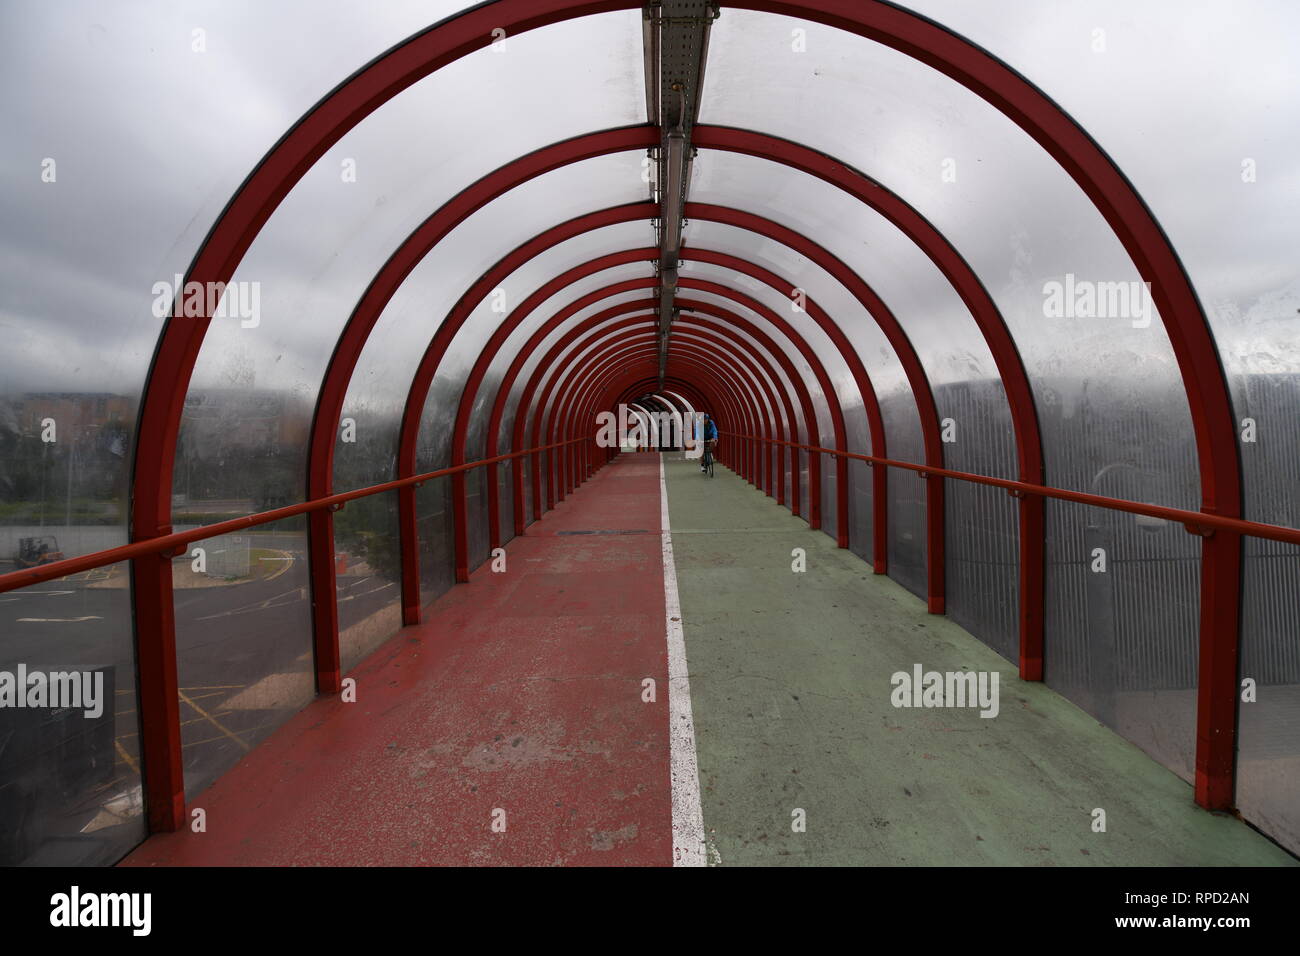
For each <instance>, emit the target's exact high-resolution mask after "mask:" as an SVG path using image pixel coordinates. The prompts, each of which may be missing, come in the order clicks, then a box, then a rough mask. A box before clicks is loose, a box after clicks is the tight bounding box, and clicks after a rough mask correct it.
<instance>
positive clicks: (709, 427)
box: [700, 415, 718, 471]
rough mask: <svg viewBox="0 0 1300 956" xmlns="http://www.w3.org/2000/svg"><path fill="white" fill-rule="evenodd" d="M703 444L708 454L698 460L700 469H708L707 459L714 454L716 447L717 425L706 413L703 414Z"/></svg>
mask: <svg viewBox="0 0 1300 956" xmlns="http://www.w3.org/2000/svg"><path fill="white" fill-rule="evenodd" d="M704 444H705V447H706V448H708V450H709V454H708V456H707V457H705V458H703V459H701V461H700V471H708V470H709V465H708V459H709V458H713V457H715V455H716V451H717V447H718V426H717V423H716V422H714V420H713V419H712V418H710V417H709V416H708V415H705V416H704Z"/></svg>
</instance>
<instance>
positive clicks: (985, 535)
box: [912, 380, 1019, 661]
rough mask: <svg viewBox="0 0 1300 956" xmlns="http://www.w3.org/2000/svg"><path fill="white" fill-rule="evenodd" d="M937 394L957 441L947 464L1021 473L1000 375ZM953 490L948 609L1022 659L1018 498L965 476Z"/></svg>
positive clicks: (950, 444)
mask: <svg viewBox="0 0 1300 956" xmlns="http://www.w3.org/2000/svg"><path fill="white" fill-rule="evenodd" d="M934 397H935V402H936V403H937V404H938V407H939V415H940V417H941V418H945V419H951V423H950V428H948V429H947V430H946V436H947V437H949V438H952V439H953V440H952V441H947V442H945V443H944V445H943V450H944V464H945V465H946V467H948V468H953V469H956V470H958V471H967V472H971V473H973V474H978V475H992V476H995V477H1000V478H1005V477H1017V469H1016V450H1015V436H1014V433H1013V432H1012V428H1011V413H1010V410H1009V409H1008V407H1007V402H1006V393H1005V392H1004V390H1003V388H1002V384H1001V383H1000V382H994V381H990V380H983V381H972V382H962V383H958V384H953V385H945V386H941V387H939V388H936V389H935V395H934ZM912 460H914V461H920V460H921V459H920V458H915V459H912ZM920 483H921V482H920V481H919V480H918V481H917V482H916V484H918V485H919V484H920ZM920 490H921V491H922V492H923V490H924V489H920ZM945 494H946V496H947V497H946V502H945V504H946V510H945V514H944V525H945V533H946V535H947V541H946V542H945V551H946V560H945V562H944V568H945V574H946V578H947V580H946V585H947V612H948V615H949V616H950V617H952V618H953V620H955V621H957V622H958V623H959V624H961V625H962V627H964V628H966V629H967V630H968V631H970V632H971V633H972V634H974V635H975V636H976V637H978V638H979V639H980V640H981V641H983V642H984V643H985V644H987V645H988V646H989V647H991V648H993V650H995V651H997V652H998V653H999V654H1001V655H1002V656H1003V657H1005V658H1007V659H1008V660H1011V661H1014V660H1016V659H1017V655H1018V653H1019V626H1018V604H1017V600H1018V597H1017V596H1018V593H1019V584H1018V574H1019V572H1018V567H1019V562H1018V552H1017V547H1018V542H1019V531H1018V527H1017V511H1016V504H1015V500H1014V499H1013V498H1011V497H1010V496H1009V495H1007V494H1006V492H1004V491H1000V490H998V489H996V488H987V487H984V486H981V485H972V484H970V483H969V482H964V481H946V482H945Z"/></svg>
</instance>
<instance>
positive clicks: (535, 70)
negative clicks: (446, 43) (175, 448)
mask: <svg viewBox="0 0 1300 956" xmlns="http://www.w3.org/2000/svg"><path fill="white" fill-rule="evenodd" d="M639 45H640V22H639V16H637V15H635V14H633V13H625V14H607V15H602V16H598V17H589V18H583V19H580V20H576V21H572V22H568V23H563V24H557V25H554V26H551V27H546V28H543V29H540V30H535V31H531V32H528V33H524V34H521V35H519V36H515V37H511V38H510V39H509V41H508V44H507V50H506V51H505V52H497V51H495V50H493V49H490V48H488V49H483V50H479V51H477V52H475V53H472V54H470V55H469V56H466V57H464V58H462V59H461V60H458V61H456V62H455V63H452V64H449V65H448V66H446V67H444V68H443V69H441V70H439V71H438V72H436V73H434V74H433V75H431V76H429V77H426V78H425V79H423V80H421V81H420V82H418V83H416V84H415V85H414V86H412V87H410V88H409V89H407V90H405V91H403V92H402V93H401V94H400V95H398V96H397V97H395V98H394V99H392V100H390V101H389V102H388V103H386V104H384V105H383V106H381V107H379V108H378V109H377V110H375V112H374V113H372V114H371V115H370V116H368V117H367V118H366V119H365V120H364V121H362V122H361V123H360V124H359V125H358V126H357V127H355V128H354V129H353V130H352V131H350V132H349V133H348V134H346V135H345V136H344V137H343V138H342V139H341V140H340V141H339V142H338V143H337V144H335V146H334V147H333V148H332V149H330V150H329V151H328V152H327V153H326V154H325V155H324V156H322V157H321V158H320V160H318V161H317V162H316V163H315V165H314V166H313V167H312V168H311V169H310V170H309V171H308V172H307V173H306V175H305V176H304V177H303V178H302V180H301V181H300V182H299V183H298V184H297V185H296V186H295V187H294V189H293V190H292V191H291V192H290V193H289V195H288V196H287V197H285V199H284V200H283V202H282V203H281V204H280V206H279V207H278V208H277V210H276V211H275V213H274V214H273V215H272V216H271V218H270V220H269V221H268V222H267V224H266V225H265V226H264V227H263V229H262V231H261V232H260V233H259V234H258V236H257V238H256V239H255V240H254V241H253V244H252V246H251V247H250V248H249V250H248V252H247V253H246V254H245V256H244V258H243V260H242V261H241V263H240V264H239V267H238V268H237V269H236V271H235V274H234V276H233V280H232V281H233V282H234V283H236V288H238V289H239V290H240V293H241V296H240V299H241V301H240V306H241V308H240V309H239V310H238V317H237V318H235V317H231V318H226V319H220V320H217V321H214V322H213V324H212V328H211V330H210V331H209V333H208V335H207V337H206V339H205V342H204V345H203V348H202V349H201V351H200V354H199V360H198V364H197V366H196V369H195V375H194V384H193V387H192V389H191V391H192V392H196V391H198V392H201V393H203V394H205V396H207V397H208V398H209V402H208V404H210V405H213V406H215V407H216V409H217V410H218V411H219V412H220V411H223V410H225V409H226V408H228V407H229V403H228V402H226V401H225V400H224V399H225V396H224V395H223V394H222V393H220V392H215V393H214V392H213V390H216V389H221V388H227V387H231V386H232V385H233V386H234V387H235V388H237V389H239V390H252V389H258V390H263V391H270V392H277V393H281V394H285V395H289V394H292V395H295V396H298V397H299V398H300V399H301V400H303V401H305V402H307V403H312V402H313V401H314V399H315V397H316V392H317V389H318V388H319V385H320V381H321V378H322V375H323V373H324V370H325V368H326V365H327V363H328V360H329V357H330V355H331V354H332V352H333V349H334V345H335V343H336V341H337V338H338V334H339V332H340V331H341V330H342V328H343V326H344V323H345V322H346V320H347V318H348V316H349V315H350V314H351V312H352V309H353V307H354V305H355V304H356V302H357V301H358V299H359V298H360V297H361V295H362V294H363V292H364V291H365V289H366V287H367V286H368V285H369V283H370V281H371V279H372V278H373V277H374V275H375V273H376V272H377V271H378V270H379V269H380V268H381V267H382V266H383V264H384V262H385V261H386V260H387V259H388V257H389V255H390V254H391V253H392V251H393V250H394V249H395V248H396V247H397V245H398V244H399V243H400V242H401V241H402V240H403V239H405V238H406V237H407V236H408V235H409V234H410V233H411V231H412V230H413V229H415V227H416V226H417V225H418V224H419V223H420V222H421V221H423V219H424V218H425V217H426V216H428V215H429V214H430V213H431V212H432V211H433V210H435V209H436V208H438V207H439V206H440V205H442V204H443V203H445V202H446V201H447V200H449V199H451V198H452V197H454V196H456V195H457V194H458V193H459V192H460V191H461V190H463V189H464V188H466V187H467V186H469V185H470V184H472V183H473V182H475V181H476V180H477V179H479V178H480V177H481V176H483V175H484V174H485V173H486V172H488V171H490V170H492V169H494V168H496V167H498V166H500V165H503V164H504V163H507V162H509V161H510V160H512V159H515V158H516V157H518V156H520V155H522V154H524V153H527V152H530V151H532V150H534V149H537V148H539V147H542V146H545V145H547V144H549V143H552V142H555V141H556V140H559V139H565V138H568V137H570V136H573V135H575V134H578V133H583V132H588V131H590V130H592V129H600V128H604V127H609V126H618V125H625V124H628V123H633V122H636V121H637V120H638V119H639V115H640V114H639V111H640V109H641V108H642V106H641V104H642V103H643V99H644V97H643V95H642V94H641V92H640V86H639V74H640V60H639V58H635V59H630V58H629V57H628V56H627V53H628V51H629V50H631V49H639ZM580 51H581V55H577V54H579V52H580ZM539 77H542V78H544V79H539ZM594 78H599V81H600V82H598V83H595V84H593V79H594ZM466 90H473V96H467V95H465V92H464V91H466ZM485 116H510V117H512V120H511V122H509V123H505V122H502V123H498V124H496V126H495V127H494V129H493V132H492V134H491V135H480V136H474V137H467V136H466V135H465V131H466V130H467V129H474V128H476V127H477V126H478V125H479V124H481V123H482V119H483V117H485ZM394 197H400V201H396V202H394V201H392V200H393V199H394ZM546 204H549V205H551V206H552V207H553V209H552V214H553V215H554V213H556V212H560V211H561V210H562V209H563V207H564V205H565V201H564V200H563V199H562V198H558V197H551V201H550V202H549V203H546ZM503 251H504V250H503ZM465 278H466V279H468V278H471V277H470V276H466V277H465ZM227 299H230V293H227ZM250 300H251V301H250ZM233 356H238V358H237V359H235V358H233ZM304 452H305V449H304V446H303V444H302V443H301V442H286V443H285V447H283V448H282V449H281V455H282V456H283V457H284V459H285V460H286V461H287V462H288V463H290V464H291V465H294V466H297V467H298V470H299V471H301V470H302V468H301V466H302V463H303V457H304Z"/></svg>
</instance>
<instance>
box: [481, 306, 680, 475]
mask: <svg viewBox="0 0 1300 956" xmlns="http://www.w3.org/2000/svg"><path fill="white" fill-rule="evenodd" d="M646 308H647V309H649V308H650V304H649V302H648V300H647V301H646ZM637 315H638V313H636V312H629V313H627V314H626V315H621V316H618V317H616V318H613V319H609V320H607V321H605V322H601V323H599V324H598V325H596V326H594V327H593V328H592V329H591V331H590V332H588V333H585V334H584V335H582V336H580V338H579V340H578V341H576V342H571V343H569V344H568V345H567V346H565V347H564V348H563V349H562V350H560V351H559V352H558V353H557V354H556V357H555V359H554V360H553V361H552V362H551V363H550V371H559V370H570V369H572V368H574V366H575V363H576V361H577V360H579V359H581V358H582V357H584V356H590V355H593V354H595V353H597V352H602V353H603V352H604V350H606V349H613V348H614V347H615V346H617V345H618V344H619V343H620V342H622V343H626V344H631V340H632V339H635V338H637V337H638V336H643V335H644V334H645V333H647V332H653V331H654V330H655V329H656V328H657V327H658V326H657V322H658V320H657V318H656V316H654V315H652V314H643V315H642V317H641V320H640V321H638V322H637V323H636V324H635V325H630V326H626V327H624V328H621V329H619V330H618V331H617V333H611V332H610V330H611V329H612V328H613V327H614V326H615V325H617V324H618V323H620V322H622V321H623V320H625V319H632V318H636V317H637ZM561 334H562V333H558V332H557V333H553V334H550V335H548V336H546V337H545V339H543V341H542V342H541V343H540V344H539V346H538V348H537V349H536V350H535V352H534V354H533V356H532V361H526V362H525V364H524V366H523V367H522V369H521V371H520V374H519V376H518V377H517V378H516V380H515V383H514V385H513V387H512V388H511V390H510V396H509V398H507V400H506V405H505V415H504V416H503V417H502V419H501V432H500V434H499V435H498V437H497V447H498V448H500V449H505V448H508V447H509V446H510V443H511V441H512V440H513V436H514V425H515V415H516V414H517V412H518V405H519V402H520V401H521V400H522V398H523V390H524V389H525V388H526V387H527V384H528V381H529V379H530V377H531V375H532V372H530V371H529V367H530V366H531V368H532V371H533V372H535V371H536V369H537V368H538V366H539V365H540V364H541V363H542V362H543V361H546V357H547V356H548V355H550V354H551V349H552V348H553V347H554V346H555V345H556V344H557V343H558V342H559V340H560V338H561ZM584 342H591V343H592V344H590V345H586V346H583V345H582V343H584ZM611 354H615V353H611ZM548 380H549V375H548ZM539 396H540V389H538V390H537V391H535V392H534V398H533V401H534V402H536V401H537V400H538V398H539ZM530 420H531V419H530ZM526 439H527V434H525V440H526Z"/></svg>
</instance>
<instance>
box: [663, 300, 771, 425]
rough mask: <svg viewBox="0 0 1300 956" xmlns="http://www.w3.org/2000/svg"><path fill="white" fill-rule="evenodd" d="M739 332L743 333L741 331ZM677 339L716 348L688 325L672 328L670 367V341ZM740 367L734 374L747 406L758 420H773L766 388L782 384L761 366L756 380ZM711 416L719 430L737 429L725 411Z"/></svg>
mask: <svg viewBox="0 0 1300 956" xmlns="http://www.w3.org/2000/svg"><path fill="white" fill-rule="evenodd" d="M741 334H742V335H743V333H741ZM678 340H680V341H681V342H682V343H683V344H686V345H687V346H688V347H691V348H695V349H701V348H702V349H706V350H710V351H712V350H715V349H716V348H717V346H716V345H714V344H713V343H712V342H710V341H706V340H704V339H702V338H700V337H699V336H698V335H695V334H693V333H692V330H691V329H690V327H689V326H687V325H683V326H682V327H681V328H677V329H675V330H674V332H673V336H672V340H671V341H670V342H669V346H668V349H669V351H668V367H669V368H670V369H671V368H672V367H673V351H672V350H673V345H672V342H673V341H678ZM760 354H765V353H763V352H760ZM741 368H742V370H741V371H740V372H738V373H735V375H736V378H737V379H738V381H739V383H740V388H741V389H742V394H743V396H744V401H745V402H747V403H749V405H748V407H749V408H750V409H751V410H752V411H754V412H756V416H755V417H756V418H758V420H759V421H762V422H771V421H773V418H774V416H775V415H776V414H777V410H776V409H775V408H773V407H772V404H771V401H770V400H769V398H768V394H767V389H773V390H774V389H775V388H778V387H782V386H780V385H779V384H777V383H773V382H772V379H771V378H770V377H769V376H768V375H767V373H766V371H765V370H763V369H762V368H761V366H760V367H759V368H760V373H759V378H758V380H757V381H756V380H755V379H754V377H753V373H752V372H751V371H750V370H748V369H746V368H744V366H743V365H742V366H741ZM698 374H699V373H696V372H694V371H692V372H691V375H690V377H691V378H698ZM713 418H714V421H715V422H716V423H717V425H718V428H719V429H720V430H721V431H734V430H738V429H737V427H736V426H737V424H738V423H733V422H728V421H727V419H726V415H725V413H724V412H722V410H721V409H718V410H715V411H714V413H713Z"/></svg>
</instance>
